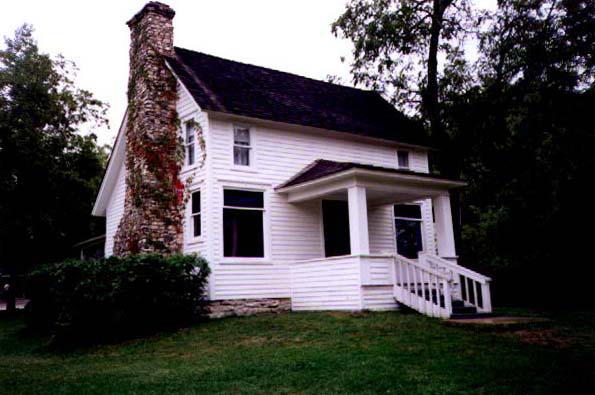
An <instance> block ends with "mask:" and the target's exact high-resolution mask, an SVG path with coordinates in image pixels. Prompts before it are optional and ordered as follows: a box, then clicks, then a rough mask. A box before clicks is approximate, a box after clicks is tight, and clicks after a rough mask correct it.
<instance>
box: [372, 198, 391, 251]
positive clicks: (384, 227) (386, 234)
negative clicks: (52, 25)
mask: <svg viewBox="0 0 595 395" xmlns="http://www.w3.org/2000/svg"><path fill="white" fill-rule="evenodd" d="M393 213H394V212H393V206H392V205H386V206H378V207H374V208H371V209H369V210H368V235H369V238H370V253H371V254H383V255H384V254H394V253H395V252H396V251H395V247H396V240H395V231H394V214H393Z"/></svg>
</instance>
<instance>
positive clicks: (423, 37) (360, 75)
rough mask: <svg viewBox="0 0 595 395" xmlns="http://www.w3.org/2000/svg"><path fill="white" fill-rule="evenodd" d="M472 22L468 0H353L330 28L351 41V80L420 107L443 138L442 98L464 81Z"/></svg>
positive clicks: (407, 105) (437, 135)
mask: <svg viewBox="0 0 595 395" xmlns="http://www.w3.org/2000/svg"><path fill="white" fill-rule="evenodd" d="M474 23H475V22H474V19H473V12H472V8H471V7H470V5H469V1H468V0H407V1H404V0H352V1H351V2H350V3H349V4H348V6H347V8H346V10H345V12H344V13H343V14H342V15H341V16H340V17H339V18H338V19H337V20H336V21H335V22H334V23H333V26H332V29H333V32H334V33H335V34H336V35H342V36H344V37H346V38H348V39H349V40H351V41H352V42H353V53H352V55H353V59H354V61H353V64H352V65H351V66H352V67H351V71H352V74H353V79H354V82H355V83H356V84H360V83H361V84H363V85H365V86H367V87H370V88H373V89H375V90H378V91H381V92H382V93H384V94H385V96H387V97H389V98H390V99H391V100H392V101H393V102H394V103H395V104H397V105H398V106H399V107H401V108H402V109H405V110H407V109H409V110H417V111H419V112H421V113H422V114H423V115H425V119H427V120H428V121H429V123H430V125H431V133H432V135H433V137H434V138H435V139H436V140H437V143H440V142H442V143H444V142H445V139H444V130H443V125H442V121H441V116H440V112H441V109H440V102H441V100H440V98H441V96H444V95H446V94H448V91H449V90H450V89H456V90H459V89H461V88H462V87H464V85H465V84H466V83H467V82H468V80H467V76H468V73H467V67H468V66H467V62H466V60H465V58H464V57H463V56H462V55H463V49H464V44H465V39H466V38H467V37H468V35H469V34H470V33H471V32H472V31H473V29H474ZM439 57H441V58H443V62H442V63H443V65H442V68H441V69H439V67H438V62H439Z"/></svg>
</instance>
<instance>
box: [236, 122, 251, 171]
mask: <svg viewBox="0 0 595 395" xmlns="http://www.w3.org/2000/svg"><path fill="white" fill-rule="evenodd" d="M251 150H252V147H251V144H250V128H247V127H244V126H237V125H236V126H234V128H233V164H234V165H239V166H250V162H251Z"/></svg>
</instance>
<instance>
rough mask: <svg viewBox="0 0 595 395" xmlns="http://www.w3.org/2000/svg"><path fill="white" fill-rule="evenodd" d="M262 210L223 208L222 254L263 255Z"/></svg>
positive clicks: (232, 255)
mask: <svg viewBox="0 0 595 395" xmlns="http://www.w3.org/2000/svg"><path fill="white" fill-rule="evenodd" d="M262 216H263V212H262V211H258V210H237V209H229V208H226V209H223V255H224V256H227V257H264V238H263V224H262Z"/></svg>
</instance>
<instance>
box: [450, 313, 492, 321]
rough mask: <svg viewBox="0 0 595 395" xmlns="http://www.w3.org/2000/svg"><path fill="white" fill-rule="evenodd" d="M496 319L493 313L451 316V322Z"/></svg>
mask: <svg viewBox="0 0 595 395" xmlns="http://www.w3.org/2000/svg"><path fill="white" fill-rule="evenodd" d="M490 317H494V314H492V313H475V314H451V315H450V319H451V320H472V319H480V318H490Z"/></svg>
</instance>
